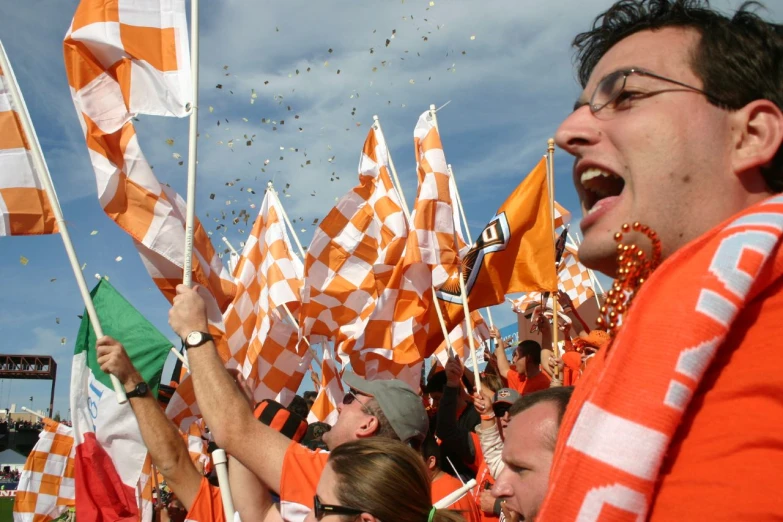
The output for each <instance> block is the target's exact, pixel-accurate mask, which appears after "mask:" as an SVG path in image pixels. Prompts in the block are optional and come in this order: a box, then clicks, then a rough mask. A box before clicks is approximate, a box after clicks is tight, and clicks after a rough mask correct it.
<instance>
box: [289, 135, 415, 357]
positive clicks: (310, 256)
mask: <svg viewBox="0 0 783 522" xmlns="http://www.w3.org/2000/svg"><path fill="white" fill-rule="evenodd" d="M407 237H408V225H407V222H406V219H405V215H404V214H403V211H402V205H401V202H400V198H399V194H398V193H397V191H396V190H395V188H394V185H393V184H392V181H391V177H390V176H389V154H388V149H387V147H386V141H385V140H384V137H383V134H382V133H381V132H380V129H379V127H378V124H377V123H374V124H373V126H372V128H371V129H370V131H369V132H368V134H367V139H366V140H365V142H364V148H363V149H362V153H361V156H360V159H359V185H357V186H356V187H354V188H353V189H352V190H351V191H350V192H348V194H346V195H345V196H343V197H342V199H340V201H339V202H338V203H337V205H335V207H334V208H333V209H332V210H331V211H330V212H329V214H327V216H326V217H325V218H324V219H323V221H321V224H320V225H319V227H318V229H317V230H316V231H315V234H313V240H312V241H311V243H310V246H309V248H308V249H307V256H306V258H305V288H304V292H303V296H302V302H303V305H302V320H301V322H302V328H303V333H304V335H305V336H308V337H309V336H311V335H325V336H327V337H330V338H337V339H338V342H340V341H343V340H345V339H347V338H351V337H354V335H355V334H356V333H358V330H357V325H358V323H360V322H361V317H360V315H362V313H363V312H364V316H365V317H366V314H367V313H368V312H369V311H371V310H372V308H373V307H374V306H375V301H376V300H377V298H378V292H379V289H383V288H384V287H385V286H386V282H387V281H388V278H389V277H390V276H391V272H392V269H393V268H394V266H395V265H397V263H398V262H399V261H400V259H401V258H402V254H403V250H404V249H405V240H406V238H407Z"/></svg>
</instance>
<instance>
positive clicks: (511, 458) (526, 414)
mask: <svg viewBox="0 0 783 522" xmlns="http://www.w3.org/2000/svg"><path fill="white" fill-rule="evenodd" d="M557 429H558V422H557V407H556V406H555V405H554V404H553V403H551V402H542V403H538V404H536V405H534V406H532V407H531V408H529V409H527V410H525V411H523V412H521V413H518V414H517V415H516V416H515V417H513V418H512V419H511V422H510V423H509V425H508V428H507V429H506V439H505V444H504V445H503V462H504V463H505V464H506V466H505V467H504V468H503V471H501V473H500V475H499V476H498V478H497V481H496V482H495V485H494V486H493V487H492V494H493V495H494V496H495V497H497V498H501V499H504V500H505V501H506V504H507V506H508V507H509V509H512V510H514V511H516V512H517V513H519V514H520V515H522V516H523V517H524V520H534V519H535V516H536V515H537V514H538V509H539V507H540V506H541V502H542V501H543V500H544V495H545V494H546V489H547V486H548V484H549V470H550V468H551V467H552V456H553V453H554V447H553V445H554V444H553V441H554V437H555V436H556V434H557Z"/></svg>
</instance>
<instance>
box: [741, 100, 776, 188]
mask: <svg viewBox="0 0 783 522" xmlns="http://www.w3.org/2000/svg"><path fill="white" fill-rule="evenodd" d="M731 119H732V128H733V129H734V136H733V145H734V147H733V155H732V167H733V170H734V172H735V173H736V174H737V175H738V176H741V175H742V174H743V173H747V172H751V171H753V170H754V169H757V168H760V167H766V166H768V165H769V164H770V163H771V162H772V160H773V158H774V157H775V154H777V152H778V149H779V148H780V146H781V143H783V112H781V110H780V109H779V108H778V106H777V105H775V104H774V103H773V102H771V101H769V100H754V101H752V102H750V103H749V104H747V105H746V106H744V107H743V108H741V109H739V110H738V111H735V112H734V113H732V114H731Z"/></svg>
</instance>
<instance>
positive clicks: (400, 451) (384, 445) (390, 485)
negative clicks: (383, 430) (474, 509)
mask: <svg viewBox="0 0 783 522" xmlns="http://www.w3.org/2000/svg"><path fill="white" fill-rule="evenodd" d="M329 465H331V467H332V471H334V473H335V475H337V478H338V484H339V485H338V486H337V498H338V499H339V501H340V504H341V505H343V506H347V507H352V508H355V509H361V510H364V511H365V512H367V513H369V514H371V515H373V516H374V517H376V518H378V519H380V520H383V521H384V522H386V521H392V520H394V521H398V522H427V520H428V519H429V514H430V510H431V509H432V497H431V493H430V478H429V475H428V473H427V468H426V467H425V466H424V461H423V460H422V458H421V456H420V455H419V454H418V453H416V452H415V451H414V450H413V449H411V448H410V447H408V446H406V445H405V444H403V443H402V442H399V441H395V440H392V439H388V438H382V437H372V438H367V439H360V440H356V441H351V442H346V443H345V444H340V445H339V446H338V447H337V448H335V449H334V451H332V452H331V453H330V454H329ZM461 521H462V522H464V519H463V518H462V517H461V516H459V515H458V514H457V513H456V512H454V511H448V510H441V509H439V510H437V511H436V512H435V514H434V516H433V518H432V522H461Z"/></svg>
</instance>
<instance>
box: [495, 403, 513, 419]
mask: <svg viewBox="0 0 783 522" xmlns="http://www.w3.org/2000/svg"><path fill="white" fill-rule="evenodd" d="M510 409H511V405H510V404H495V405H494V406H492V411H493V412H495V417H502V416H503V415H505V414H506V412H508V410H510Z"/></svg>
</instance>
